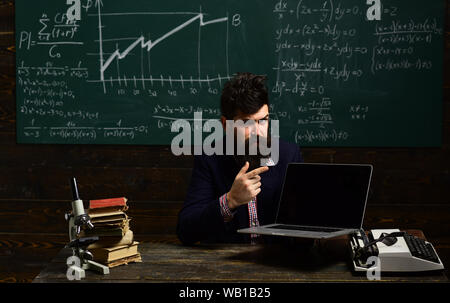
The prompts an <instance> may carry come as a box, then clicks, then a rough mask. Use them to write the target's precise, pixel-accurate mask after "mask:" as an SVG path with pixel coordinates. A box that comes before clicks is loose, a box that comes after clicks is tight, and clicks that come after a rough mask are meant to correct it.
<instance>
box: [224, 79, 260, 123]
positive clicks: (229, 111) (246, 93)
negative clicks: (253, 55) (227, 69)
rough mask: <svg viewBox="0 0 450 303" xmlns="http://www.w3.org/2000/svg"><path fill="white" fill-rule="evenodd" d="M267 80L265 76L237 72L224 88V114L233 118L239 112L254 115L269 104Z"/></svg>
mask: <svg viewBox="0 0 450 303" xmlns="http://www.w3.org/2000/svg"><path fill="white" fill-rule="evenodd" d="M265 81H266V77H265V76H258V75H254V74H251V73H237V74H236V75H235V76H234V77H233V78H232V79H231V80H230V81H228V82H227V83H226V84H225V86H224V88H223V90H222V97H221V99H220V110H221V111H222V115H223V116H224V117H225V118H226V119H227V120H231V119H233V118H234V117H236V115H238V114H244V115H252V114H254V113H256V112H258V111H259V110H260V109H261V107H262V106H263V105H264V104H267V105H269V95H268V93H267V87H266V85H265Z"/></svg>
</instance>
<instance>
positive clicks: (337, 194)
mask: <svg viewBox="0 0 450 303" xmlns="http://www.w3.org/2000/svg"><path fill="white" fill-rule="evenodd" d="M371 172H372V167H371V166H370V165H339V164H306V163H291V164H289V166H288V169H287V171H286V176H285V180H284V187H283V192H282V194H281V199H280V205H279V209H278V216H277V223H282V224H293V225H307V226H324V227H342V228H360V227H361V224H362V220H363V215H364V209H365V202H366V195H367V191H368V186H369V183H370V176H371Z"/></svg>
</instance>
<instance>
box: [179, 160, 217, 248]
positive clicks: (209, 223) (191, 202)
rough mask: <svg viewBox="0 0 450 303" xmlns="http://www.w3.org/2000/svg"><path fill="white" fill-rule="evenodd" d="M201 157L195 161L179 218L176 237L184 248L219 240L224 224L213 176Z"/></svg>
mask: <svg viewBox="0 0 450 303" xmlns="http://www.w3.org/2000/svg"><path fill="white" fill-rule="evenodd" d="M211 174H212V172H211V170H210V169H209V167H208V165H207V163H206V160H205V159H204V158H203V157H202V156H195V157H194V168H193V171H192V178H191V182H190V185H189V189H188V192H187V195H186V199H185V201H184V205H183V208H182V209H181V211H180V213H179V214H178V224H177V235H178V238H179V239H180V241H181V242H182V243H183V244H186V245H189V244H194V243H195V242H197V241H201V240H206V239H208V238H214V237H220V235H221V234H222V233H223V232H224V228H225V223H224V219H223V216H222V213H221V211H220V204H219V196H220V195H221V194H224V193H221V194H217V193H216V192H215V190H214V184H213V183H212V180H213V176H212V175H211Z"/></svg>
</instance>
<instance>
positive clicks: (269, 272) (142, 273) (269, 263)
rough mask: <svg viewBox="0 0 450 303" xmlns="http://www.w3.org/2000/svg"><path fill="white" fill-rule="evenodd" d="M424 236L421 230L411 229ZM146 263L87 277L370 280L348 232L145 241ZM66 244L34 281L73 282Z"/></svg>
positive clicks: (410, 278)
mask: <svg viewBox="0 0 450 303" xmlns="http://www.w3.org/2000/svg"><path fill="white" fill-rule="evenodd" d="M409 232H410V233H415V234H416V235H417V234H419V235H423V234H422V233H421V232H420V231H415V232H414V231H409ZM139 251H140V253H141V255H142V260H143V262H142V263H131V264H128V265H123V266H119V267H115V268H111V269H110V274H109V275H105V276H102V275H99V274H97V273H95V272H91V271H86V278H85V279H83V280H82V282H316V281H317V282H364V281H368V280H367V278H366V276H365V274H355V273H353V272H352V270H351V268H352V267H351V265H350V260H349V256H350V252H349V250H348V240H347V237H339V238H335V239H330V240H321V241H319V243H317V244H316V245H315V246H314V247H309V248H305V247H304V246H301V245H260V244H258V245H250V244H248V245H246V244H244V245H243V244H239V245H237V244H214V245H212V244H211V245H198V246H193V247H186V246H182V245H181V244H177V243H161V242H159V243H158V242H156V243H152V242H144V243H141V245H140V248H139ZM70 255H71V250H70V249H66V248H64V249H63V250H62V251H61V252H60V253H59V254H58V255H57V256H56V257H55V259H54V260H53V261H51V262H50V264H49V265H48V266H47V267H46V268H45V269H44V270H43V271H42V272H41V273H40V274H39V275H38V276H37V277H36V278H35V279H34V280H33V282H35V283H36V282H71V281H68V280H67V278H66V271H67V266H66V259H67V257H68V256H70ZM381 281H385V282H386V281H392V282H447V281H448V279H447V277H446V276H445V274H444V273H443V272H439V273H431V274H430V273H428V274H413V275H407V274H400V275H389V276H388V275H383V274H382V275H381Z"/></svg>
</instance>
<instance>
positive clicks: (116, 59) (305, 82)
mask: <svg viewBox="0 0 450 303" xmlns="http://www.w3.org/2000/svg"><path fill="white" fill-rule="evenodd" d="M15 5H16V50H17V141H18V142H19V143H45V144H53V143H54V144H170V143H171V141H172V139H173V137H174V136H175V135H176V134H177V133H172V132H171V124H172V123H173V121H175V120H177V119H186V120H188V121H192V120H193V118H194V112H201V113H202V118H203V119H218V118H219V117H220V107H219V102H220V94H221V90H222V87H223V85H224V83H225V82H226V81H227V80H228V79H230V77H232V76H233V74H235V73H236V72H243V71H249V72H253V73H256V74H264V75H266V76H267V77H268V87H269V89H270V91H271V93H270V102H271V104H270V114H271V119H277V120H279V121H280V136H281V137H282V138H283V139H286V140H289V141H292V142H296V143H298V144H299V145H300V146H438V145H440V144H441V140H442V138H441V136H442V130H441V129H442V74H443V30H442V28H443V16H444V1H442V0H439V1H438V0H433V1H427V2H424V1H418V0H412V1H404V0H389V1H388V0H345V1H342V0H341V1H338V0H324V1H317V0H273V1H268V0H267V1H262V0H259V1H257V0H245V1H243V0H226V1H224V0H193V1H182V0H170V1H146V0H133V1H120V0H102V1H95V0H70V1H66V0H58V1H56V0H41V1H26V0H16V2H15ZM205 136H206V135H205Z"/></svg>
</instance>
